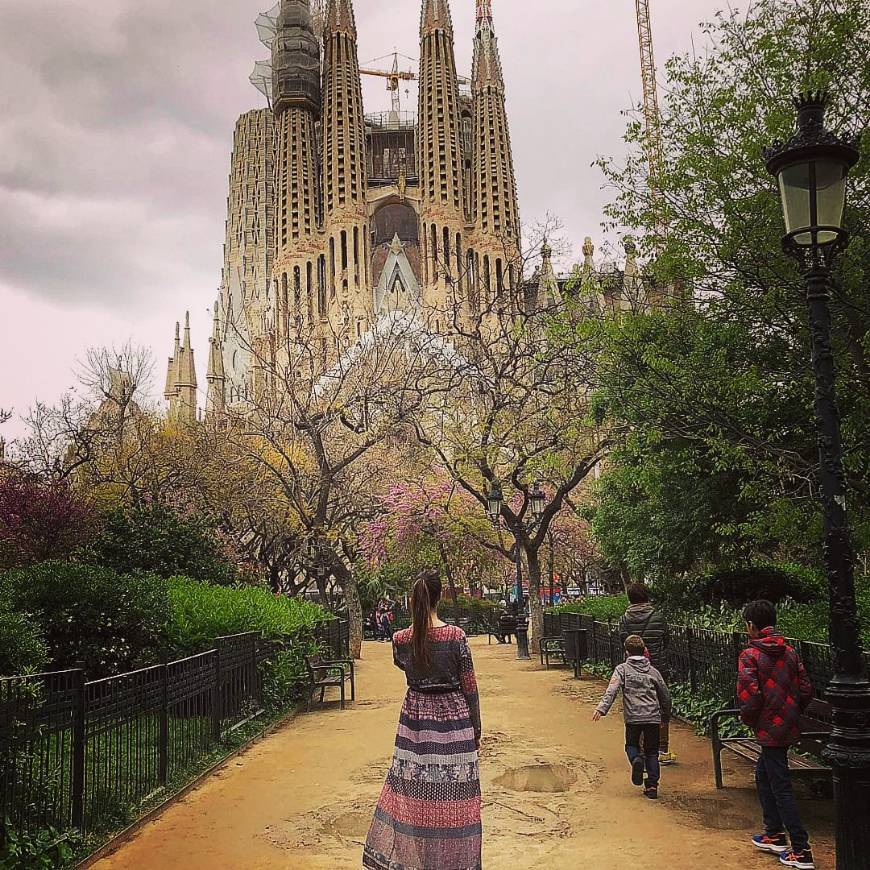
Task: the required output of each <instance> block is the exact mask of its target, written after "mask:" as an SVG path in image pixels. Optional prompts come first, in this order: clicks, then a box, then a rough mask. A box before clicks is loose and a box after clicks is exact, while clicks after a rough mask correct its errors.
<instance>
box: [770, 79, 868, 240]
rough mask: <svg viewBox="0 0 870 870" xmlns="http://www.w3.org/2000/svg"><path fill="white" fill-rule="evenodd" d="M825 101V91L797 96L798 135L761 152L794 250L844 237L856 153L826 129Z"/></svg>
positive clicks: (852, 147)
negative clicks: (774, 182)
mask: <svg viewBox="0 0 870 870" xmlns="http://www.w3.org/2000/svg"><path fill="white" fill-rule="evenodd" d="M827 104H828V97H827V94H824V93H815V94H805V95H803V96H801V97H799V98H798V99H796V100H795V106H796V107H797V110H798V130H797V133H795V135H794V136H792V138H791V139H789V141H788V142H784V143H783V142H777V143H776V144H775V145H774V146H773V147H772V148H769V149H768V150H767V151H766V152H765V158H766V160H767V170H768V172H770V174H771V175H773V176H774V177H775V178H776V179H777V181H778V183H779V192H780V198H781V199H782V208H783V215H784V217H785V228H786V238H787V240H788V242H789V243H790V244H792V245H794V246H796V247H798V248H824V247H827V246H829V245H832V244H833V243H834V242H836V241H838V240H839V239H840V238H842V237H843V236H844V235H845V233H844V230H843V213H844V211H845V207H846V179H847V177H848V175H849V170H850V169H851V168H852V167H853V166H854V165H855V164H856V163H857V162H858V157H859V152H858V149H857V148H856V147H855V145H854V144H853V143H852V142H850V141H848V140H846V139H841V138H839V137H838V136H836V135H834V134H833V133H831V132H830V131H829V130H828V129H827V128H826V127H825V109H826V107H827Z"/></svg>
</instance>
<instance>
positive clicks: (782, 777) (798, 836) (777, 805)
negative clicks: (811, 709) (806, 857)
mask: <svg viewBox="0 0 870 870" xmlns="http://www.w3.org/2000/svg"><path fill="white" fill-rule="evenodd" d="M755 785H756V788H757V789H758V800H759V801H760V802H761V811H762V813H763V815H764V832H765V833H766V834H769V835H773V834H782V833H783V832H784V831H788V835H789V837H790V838H791V847H792V849H794V850H795V852H804V851H806V850H807V849H809V848H810V836H809V834H808V833H807V832H806V830H805V829H804V826H803V824H802V823H801V817H800V813H799V812H798V806H797V800H796V799H795V796H794V790H793V789H792V785H791V773H790V772H789V769H788V749H786V748H785V747H776V748H773V749H768V748H766V747H763V748H762V750H761V758H759V759H758V765H757V767H756V768H755Z"/></svg>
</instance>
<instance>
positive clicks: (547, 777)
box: [495, 764, 577, 794]
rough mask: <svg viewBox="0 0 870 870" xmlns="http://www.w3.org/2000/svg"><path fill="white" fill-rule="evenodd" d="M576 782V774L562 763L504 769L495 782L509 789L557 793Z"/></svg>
mask: <svg viewBox="0 0 870 870" xmlns="http://www.w3.org/2000/svg"><path fill="white" fill-rule="evenodd" d="M576 782H577V774H576V773H575V772H574V771H573V770H571V768H569V767H566V766H565V765H563V764H531V765H527V766H525V767H517V768H514V769H512V770H507V771H505V772H504V773H503V774H502V775H501V776H499V777H498V778H497V779H496V780H495V784H496V785H499V786H501V787H502V788H506V789H508V790H509V791H531V792H540V793H545V794H557V793H559V792H565V791H568V790H569V789H570V788H571V786H572V785H574V784H575V783H576Z"/></svg>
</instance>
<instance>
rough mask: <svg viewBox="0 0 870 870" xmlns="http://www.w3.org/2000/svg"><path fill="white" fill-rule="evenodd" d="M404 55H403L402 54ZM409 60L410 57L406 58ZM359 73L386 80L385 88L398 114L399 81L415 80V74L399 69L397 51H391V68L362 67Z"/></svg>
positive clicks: (400, 104) (399, 108)
mask: <svg viewBox="0 0 870 870" xmlns="http://www.w3.org/2000/svg"><path fill="white" fill-rule="evenodd" d="M403 56H404V55H403ZM408 60H411V58H408ZM360 74H361V75H364V76H378V77H380V78H384V79H386V80H387V90H388V91H389V92H390V96H391V98H392V101H393V111H394V112H395V113H396V114H398V113H399V112H400V111H401V109H402V100H401V96H400V93H399V88H400V86H401V82H415V81H417V76H416V75H415V74H414V73H412V72H406V71H405V70H400V69H399V53H398V52H394V53H393V68H392V69H389V70H383V69H369V68H367V67H363V68H361V69H360Z"/></svg>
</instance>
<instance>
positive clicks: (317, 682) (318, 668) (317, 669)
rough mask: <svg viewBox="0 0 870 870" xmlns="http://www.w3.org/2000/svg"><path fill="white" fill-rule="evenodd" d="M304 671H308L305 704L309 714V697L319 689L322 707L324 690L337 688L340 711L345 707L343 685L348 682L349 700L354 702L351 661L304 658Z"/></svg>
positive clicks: (354, 682) (354, 678) (352, 665)
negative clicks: (339, 697)
mask: <svg viewBox="0 0 870 870" xmlns="http://www.w3.org/2000/svg"><path fill="white" fill-rule="evenodd" d="M305 669H306V670H307V671H308V691H307V692H306V695H305V704H306V709H307V710H308V712H311V697H312V695H313V694H314V693H315V692H316V691H317V690H318V689H320V704H321V706H322V705H323V702H324V698H325V697H326V690H327V689H328V688H330V687H331V686H335V687H336V688H338V690H339V692H340V694H341V709H342V710H343V709H344V706H345V687H344V684H345V683H346V682H347V681H348V680H350V699H351V701H355V700H356V673H355V670H354V664H353V660H352V659H331V660H327V659H324V658H323V657H321V656H305Z"/></svg>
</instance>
